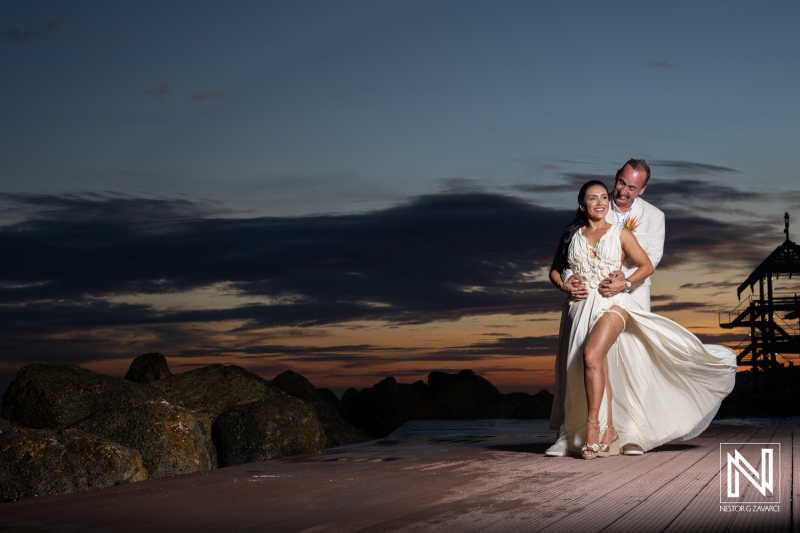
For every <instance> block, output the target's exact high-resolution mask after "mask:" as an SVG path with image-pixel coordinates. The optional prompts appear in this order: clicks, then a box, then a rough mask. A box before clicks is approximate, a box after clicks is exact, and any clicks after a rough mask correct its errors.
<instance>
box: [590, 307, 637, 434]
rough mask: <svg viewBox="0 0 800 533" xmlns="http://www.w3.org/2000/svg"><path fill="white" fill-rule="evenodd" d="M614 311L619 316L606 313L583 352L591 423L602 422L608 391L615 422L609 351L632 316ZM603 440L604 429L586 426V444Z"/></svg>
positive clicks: (597, 324) (609, 410)
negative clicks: (601, 407)
mask: <svg viewBox="0 0 800 533" xmlns="http://www.w3.org/2000/svg"><path fill="white" fill-rule="evenodd" d="M611 309H613V310H615V311H617V313H620V314H621V315H622V316H620V315H618V314H617V313H608V312H607V313H605V314H604V315H603V316H602V317H600V320H598V321H597V323H596V324H595V325H594V327H593V328H592V331H590V332H589V336H588V338H587V339H586V346H585V348H584V350H583V361H584V382H585V385H586V401H587V404H588V410H589V412H588V418H589V420H598V415H599V413H600V404H601V403H602V401H603V392H605V391H606V390H608V392H609V397H608V419H609V423H611V420H612V418H611V394H610V392H611V384H610V383H609V381H608V359H607V356H608V351H609V350H610V349H611V346H612V345H613V344H614V342H615V341H616V340H617V337H619V334H620V333H622V329H623V328H624V325H625V323H624V321H623V318H624V319H626V320H627V318H628V313H627V312H626V311H625V310H624V309H622V308H620V307H617V306H613V307H612V308H611ZM599 441H600V428H599V427H598V426H597V424H587V425H586V442H587V443H595V442H599Z"/></svg>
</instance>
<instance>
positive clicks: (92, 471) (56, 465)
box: [0, 427, 147, 502]
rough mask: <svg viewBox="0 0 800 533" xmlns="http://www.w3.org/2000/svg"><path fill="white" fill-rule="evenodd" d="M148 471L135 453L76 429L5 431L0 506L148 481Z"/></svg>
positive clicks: (0, 449) (0, 446)
mask: <svg viewBox="0 0 800 533" xmlns="http://www.w3.org/2000/svg"><path fill="white" fill-rule="evenodd" d="M145 479H147V470H146V469H145V468H144V466H143V464H142V457H141V455H140V454H139V453H138V452H137V451H136V450H133V449H131V448H128V447H126V446H122V445H121V444H117V443H115V442H110V441H108V440H104V439H102V438H100V437H97V436H94V435H89V434H87V433H84V432H82V431H78V430H76V429H67V430H62V431H53V430H49V429H31V428H21V427H10V428H9V427H6V428H4V429H2V430H0V500H1V501H4V502H8V501H16V500H21V499H24V498H32V497H35V496H45V495H50V494H65V493H69V492H78V491H84V490H91V489H97V488H101V487H109V486H112V485H118V484H120V483H129V482H133V481H143V480H145Z"/></svg>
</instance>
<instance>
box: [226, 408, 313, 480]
mask: <svg viewBox="0 0 800 533" xmlns="http://www.w3.org/2000/svg"><path fill="white" fill-rule="evenodd" d="M214 441H215V442H216V444H217V451H218V453H219V458H220V464H221V465H223V466H233V465H238V464H244V463H251V462H254V461H265V460H268V459H275V458H278V457H285V456H287V455H298V454H312V453H319V452H321V451H322V450H323V449H324V448H325V430H324V429H323V427H322V424H321V423H320V421H319V419H318V418H317V414H316V411H315V410H314V408H313V407H312V406H311V405H309V404H308V403H306V402H304V401H303V400H300V399H299V398H295V397H293V396H289V395H288V394H279V395H276V396H275V397H272V398H268V399H263V400H260V401H257V402H253V403H250V404H247V405H240V406H236V407H231V408H230V409H228V410H226V411H225V412H223V413H222V414H221V415H220V416H219V418H217V421H216V423H215V424H214Z"/></svg>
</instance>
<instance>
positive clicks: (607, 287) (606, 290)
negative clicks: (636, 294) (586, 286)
mask: <svg viewBox="0 0 800 533" xmlns="http://www.w3.org/2000/svg"><path fill="white" fill-rule="evenodd" d="M625 288H626V283H625V274H623V273H622V271H621V270H615V271H614V272H612V273H611V274H609V275H608V277H607V278H606V279H604V280H603V281H601V282H600V286H598V287H597V291H598V292H599V293H600V296H602V297H604V298H611V297H612V296H615V295H617V294H619V293H621V292H622V291H624V290H625Z"/></svg>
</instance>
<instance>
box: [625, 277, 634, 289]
mask: <svg viewBox="0 0 800 533" xmlns="http://www.w3.org/2000/svg"><path fill="white" fill-rule="evenodd" d="M631 287H633V283H631V280H629V279H628V278H625V292H629V291H630V290H631Z"/></svg>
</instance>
